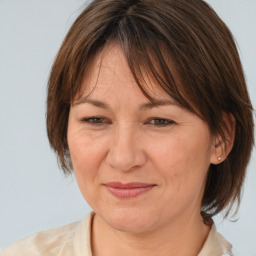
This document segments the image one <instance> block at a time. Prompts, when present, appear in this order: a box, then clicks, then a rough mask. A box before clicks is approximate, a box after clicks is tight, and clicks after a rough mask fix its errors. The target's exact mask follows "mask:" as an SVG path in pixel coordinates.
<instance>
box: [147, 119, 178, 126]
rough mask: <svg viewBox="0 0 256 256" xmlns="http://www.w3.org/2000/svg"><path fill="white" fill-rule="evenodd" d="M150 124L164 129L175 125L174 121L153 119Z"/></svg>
mask: <svg viewBox="0 0 256 256" xmlns="http://www.w3.org/2000/svg"><path fill="white" fill-rule="evenodd" d="M148 123H149V124H151V125H154V126H159V127H164V126H168V125H171V124H173V123H174V121H172V120H168V119H165V118H153V119H151V120H150V121H149V122H148Z"/></svg>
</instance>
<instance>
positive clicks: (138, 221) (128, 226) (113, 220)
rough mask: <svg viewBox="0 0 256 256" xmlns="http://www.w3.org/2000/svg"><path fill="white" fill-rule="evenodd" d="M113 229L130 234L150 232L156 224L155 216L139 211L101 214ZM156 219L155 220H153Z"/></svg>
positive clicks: (128, 210)
mask: <svg viewBox="0 0 256 256" xmlns="http://www.w3.org/2000/svg"><path fill="white" fill-rule="evenodd" d="M99 215H100V216H101V218H102V219H103V220H104V221H105V222H106V223H107V224H108V225H109V226H111V227H112V228H114V229H116V230H119V231H122V232H129V233H143V232H146V231H149V230H150V229H151V228H152V227H153V226H154V224H155V222H156V221H154V219H156V218H155V217H153V216H155V215H153V214H152V215H151V214H145V212H143V211H141V210H138V209H118V210H114V211H111V212H110V213H109V214H108V215H105V214H103V215H102V214H99ZM153 218H154V219H153Z"/></svg>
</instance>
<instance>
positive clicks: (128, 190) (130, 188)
mask: <svg viewBox="0 0 256 256" xmlns="http://www.w3.org/2000/svg"><path fill="white" fill-rule="evenodd" d="M104 186H105V187H106V188H107V190H108V191H109V192H110V193H111V194H112V195H114V196H116V197H118V198H124V199H128V198H134V197H137V196H139V195H142V194H144V193H146V192H148V191H150V190H151V189H153V188H154V187H155V186H156V184H148V183H140V182H131V183H125V184H124V183H120V182H109V183H106V184H104Z"/></svg>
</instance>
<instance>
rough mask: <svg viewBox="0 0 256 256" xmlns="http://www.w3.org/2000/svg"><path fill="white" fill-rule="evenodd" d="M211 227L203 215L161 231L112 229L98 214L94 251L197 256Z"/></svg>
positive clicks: (114, 254) (97, 255)
mask: <svg viewBox="0 0 256 256" xmlns="http://www.w3.org/2000/svg"><path fill="white" fill-rule="evenodd" d="M209 230H210V227H209V226H206V225H205V224H204V223H203V221H202V218H201V216H200V215H199V216H184V218H182V219H181V220H180V221H179V222H177V221H176V222H175V223H169V224H168V225H163V226H162V227H160V228H158V229H157V230H150V231H147V232H143V233H128V232H123V231H119V230H116V229H114V228H112V227H111V226H109V225H108V224H107V223H106V222H105V220H103V219H102V218H101V217H100V216H98V215H97V214H96V215H95V216H94V220H93V225H92V251H93V255H94V256H101V255H111V256H117V255H118V256H119V255H122V256H130V255H133V256H144V255H147V256H151V255H152V256H153V255H159V256H167V255H168V256H170V255H175V256H196V255H198V253H199V252H200V250H201V249H202V247H203V244H204V242H205V240H206V238H207V236H208V233H209Z"/></svg>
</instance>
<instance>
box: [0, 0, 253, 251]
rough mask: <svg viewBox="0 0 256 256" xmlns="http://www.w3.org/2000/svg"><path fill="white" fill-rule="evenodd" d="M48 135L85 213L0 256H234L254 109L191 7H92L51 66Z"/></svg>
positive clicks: (123, 1) (98, 0)
mask: <svg viewBox="0 0 256 256" xmlns="http://www.w3.org/2000/svg"><path fill="white" fill-rule="evenodd" d="M47 131H48V137H49V141H50V144H51V146H52V147H53V149H54V150H55V151H56V153H57V155H58V158H59V161H60V163H61V166H62V168H63V170H64V172H65V173H71V172H73V171H74V174H75V176H76V179H77V182H78V185H79V187H80V190H81V193H82V194H83V196H84V198H85V199H86V200H87V202H88V203H89V204H90V206H91V207H92V209H93V211H94V212H93V213H91V214H90V216H88V217H87V218H86V219H85V220H83V221H82V222H80V223H74V224H70V225H68V226H65V227H61V228H58V229H54V230H50V231H44V232H40V233H38V234H35V235H33V236H31V237H29V238H26V239H24V240H22V241H20V242H17V243H15V244H13V245H11V246H10V247H9V248H7V249H6V250H5V251H4V252H2V254H1V255H26V256H28V255H64V256H65V255H93V256H95V255H96V256H97V255H114V256H115V255H120V254H122V255H140V256H141V255H142V256H143V255H161V256H165V255H191V256H192V255H199V256H206V255H213V256H220V255H224V254H228V255H232V251H231V245H230V244H229V243H228V242H227V241H226V240H225V238H224V237H222V236H221V235H220V234H219V233H217V232H216V228H215V225H214V223H213V221H212V217H213V216H214V215H216V214H217V213H219V212H221V211H223V210H226V216H228V214H229V212H230V210H231V208H232V206H233V205H234V204H235V203H237V206H238V205H239V202H240V193H241V187H242V184H243V181H244V177H245V170H246V166H247V163H248V161H249V158H250V153H251V149H252V144H253V119H252V106H251V103H250V99H249V96H248V93H247V89H246V84H245V80H244V76H243V71H242V67H241V63H240V59H239V56H238V53H237V49H236V46H235V44H234V41H233V39H232V35H231V33H230V31H229V29H228V28H227V27H226V25H225V24H224V23H223V22H222V21H221V20H220V18H219V17H218V16H217V14H216V13H215V12H214V11H213V10H212V9H211V8H210V7H209V6H208V5H207V4H206V3H205V2H204V1H201V0H193V1H191V0H158V1H153V0H137V1H127V0H120V1H117V0H95V1H93V2H92V3H91V4H90V5H89V6H88V7H87V8H86V9H85V10H84V11H83V12H82V13H81V15H80V16H79V17H78V18H77V20H76V21H75V23H74V24H73V26H72V27H71V29H70V31H69V33H68V34H67V36H66V38H65V40H64V42H63V44H62V46H61V48H60V50H59V53H58V55H57V57H56V60H55V63H54V65H53V67H52V71H51V75H50V79H49V87H48V98H47Z"/></svg>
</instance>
